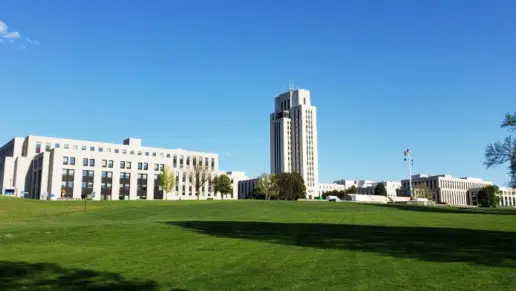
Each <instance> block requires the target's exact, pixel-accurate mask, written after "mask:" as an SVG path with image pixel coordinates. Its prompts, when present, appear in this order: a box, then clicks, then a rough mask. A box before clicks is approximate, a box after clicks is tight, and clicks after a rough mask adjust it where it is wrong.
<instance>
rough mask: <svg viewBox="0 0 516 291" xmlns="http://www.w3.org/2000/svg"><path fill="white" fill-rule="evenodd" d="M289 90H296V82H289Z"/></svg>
mask: <svg viewBox="0 0 516 291" xmlns="http://www.w3.org/2000/svg"><path fill="white" fill-rule="evenodd" d="M288 89H289V90H290V91H292V90H293V89H294V81H292V80H289V81H288Z"/></svg>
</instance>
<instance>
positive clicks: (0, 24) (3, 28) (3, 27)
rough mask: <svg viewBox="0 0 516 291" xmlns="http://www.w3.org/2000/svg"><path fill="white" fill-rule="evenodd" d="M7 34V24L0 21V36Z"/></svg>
mask: <svg viewBox="0 0 516 291" xmlns="http://www.w3.org/2000/svg"><path fill="white" fill-rule="evenodd" d="M6 32H7V24H5V22H2V21H0V34H4V33H6Z"/></svg>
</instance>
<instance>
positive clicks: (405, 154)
mask: <svg viewBox="0 0 516 291" xmlns="http://www.w3.org/2000/svg"><path fill="white" fill-rule="evenodd" d="M408 153H409V150H408V149H407V150H406V151H403V155H404V156H405V157H406V156H408Z"/></svg>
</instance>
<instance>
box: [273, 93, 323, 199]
mask: <svg viewBox="0 0 516 291" xmlns="http://www.w3.org/2000/svg"><path fill="white" fill-rule="evenodd" d="M274 101H275V102H274V103H275V106H274V112H273V113H272V114H271V115H270V133H271V136H270V143H271V144H270V147H271V157H270V158H271V173H272V174H277V173H285V172H297V173H299V174H300V175H301V176H302V177H303V179H304V181H305V184H306V189H307V198H308V199H313V198H315V197H316V196H319V191H318V181H319V169H318V167H319V165H318V155H317V112H316V108H315V106H313V105H312V104H311V101H310V91H308V90H304V89H297V90H289V91H288V92H286V93H283V94H280V95H279V96H277V97H276V98H275V100H274Z"/></svg>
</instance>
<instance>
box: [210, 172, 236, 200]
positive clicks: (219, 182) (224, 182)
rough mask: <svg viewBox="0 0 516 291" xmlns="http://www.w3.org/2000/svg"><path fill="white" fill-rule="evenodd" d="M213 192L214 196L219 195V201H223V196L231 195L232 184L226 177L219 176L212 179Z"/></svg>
mask: <svg viewBox="0 0 516 291" xmlns="http://www.w3.org/2000/svg"><path fill="white" fill-rule="evenodd" d="M213 191H214V192H215V195H217V193H220V196H221V199H222V200H224V195H226V194H230V193H233V184H232V183H231V179H230V178H229V177H228V176H227V175H224V174H222V175H220V176H218V177H215V178H213Z"/></svg>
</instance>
